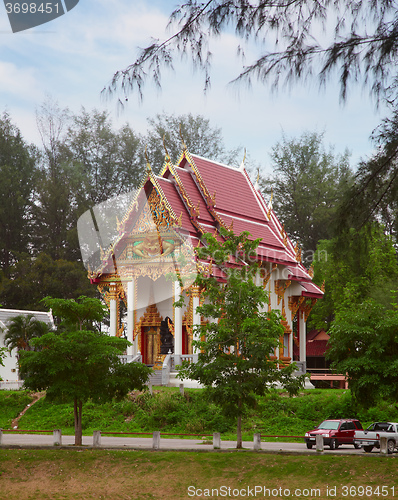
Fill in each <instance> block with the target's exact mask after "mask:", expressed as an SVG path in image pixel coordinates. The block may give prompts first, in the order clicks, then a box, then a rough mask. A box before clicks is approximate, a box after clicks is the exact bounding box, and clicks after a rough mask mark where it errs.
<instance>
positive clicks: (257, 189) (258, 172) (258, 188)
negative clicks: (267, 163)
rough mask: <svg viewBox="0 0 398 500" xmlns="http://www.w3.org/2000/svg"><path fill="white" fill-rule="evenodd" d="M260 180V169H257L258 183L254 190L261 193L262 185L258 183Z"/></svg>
mask: <svg viewBox="0 0 398 500" xmlns="http://www.w3.org/2000/svg"><path fill="white" fill-rule="evenodd" d="M259 180H260V169H259V168H257V179H256V183H255V184H254V189H255V190H256V191H259V190H260V185H259V183H258V181H259Z"/></svg>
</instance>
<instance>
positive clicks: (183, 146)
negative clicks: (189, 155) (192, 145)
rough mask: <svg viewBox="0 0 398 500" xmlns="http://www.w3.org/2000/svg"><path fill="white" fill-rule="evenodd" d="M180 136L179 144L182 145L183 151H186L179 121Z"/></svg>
mask: <svg viewBox="0 0 398 500" xmlns="http://www.w3.org/2000/svg"><path fill="white" fill-rule="evenodd" d="M180 137H181V146H182V149H183V150H184V151H187V150H188V148H187V145H186V144H185V141H184V137H183V136H182V126H181V123H180Z"/></svg>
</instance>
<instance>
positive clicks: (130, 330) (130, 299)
mask: <svg viewBox="0 0 398 500" xmlns="http://www.w3.org/2000/svg"><path fill="white" fill-rule="evenodd" d="M134 292H135V282H134V279H132V280H131V281H129V282H128V283H127V340H128V341H129V342H131V343H132V344H133V345H131V346H129V347H128V348H127V355H133V354H137V339H135V340H133V334H134V309H135V293H134Z"/></svg>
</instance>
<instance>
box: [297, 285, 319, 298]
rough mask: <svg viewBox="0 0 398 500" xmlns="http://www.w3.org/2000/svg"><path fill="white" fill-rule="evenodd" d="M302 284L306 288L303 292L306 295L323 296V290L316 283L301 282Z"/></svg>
mask: <svg viewBox="0 0 398 500" xmlns="http://www.w3.org/2000/svg"><path fill="white" fill-rule="evenodd" d="M301 285H302V286H303V287H304V288H305V290H306V291H305V292H303V293H302V295H304V297H314V298H322V297H323V292H322V290H321V289H320V288H319V287H318V286H316V285H315V283H310V282H307V281H306V282H301Z"/></svg>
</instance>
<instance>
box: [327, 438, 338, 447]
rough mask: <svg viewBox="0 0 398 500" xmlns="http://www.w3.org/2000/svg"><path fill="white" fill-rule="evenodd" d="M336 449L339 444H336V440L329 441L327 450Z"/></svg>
mask: <svg viewBox="0 0 398 500" xmlns="http://www.w3.org/2000/svg"><path fill="white" fill-rule="evenodd" d="M338 447H339V444H338V442H337V439H331V440H330V444H329V448H330V449H331V450H337V448H338Z"/></svg>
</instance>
